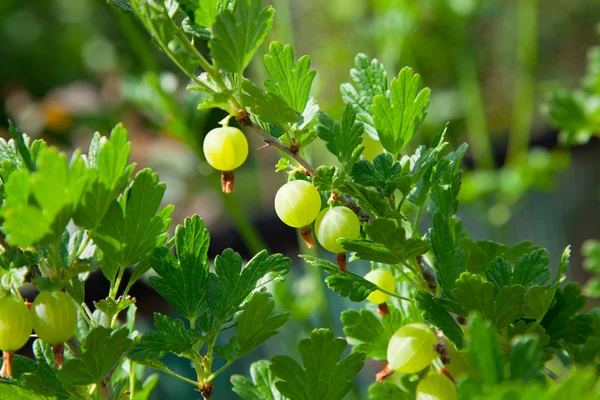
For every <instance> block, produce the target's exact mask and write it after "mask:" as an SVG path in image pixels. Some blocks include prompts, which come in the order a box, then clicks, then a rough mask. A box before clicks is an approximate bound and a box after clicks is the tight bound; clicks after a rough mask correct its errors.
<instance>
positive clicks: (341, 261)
mask: <svg viewBox="0 0 600 400" xmlns="http://www.w3.org/2000/svg"><path fill="white" fill-rule="evenodd" d="M335 261H337V265H338V267H340V271H342V272H346V271H348V269H347V268H346V253H338V254H336V255H335Z"/></svg>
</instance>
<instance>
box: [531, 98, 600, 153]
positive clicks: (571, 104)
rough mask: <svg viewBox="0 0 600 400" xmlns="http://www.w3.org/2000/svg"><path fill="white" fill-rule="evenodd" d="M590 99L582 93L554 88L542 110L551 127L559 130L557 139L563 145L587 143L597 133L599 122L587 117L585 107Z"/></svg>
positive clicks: (591, 116)
mask: <svg viewBox="0 0 600 400" xmlns="http://www.w3.org/2000/svg"><path fill="white" fill-rule="evenodd" d="M588 102H590V97H589V95H588V94H587V93H584V92H575V93H570V92H569V91H567V90H565V89H562V88H554V89H553V90H551V92H550V96H549V99H548V101H547V103H546V104H545V106H544V108H543V110H544V113H545V114H546V116H547V117H548V119H549V120H550V122H551V123H552V125H554V126H555V127H557V128H559V129H560V135H559V139H560V141H561V142H562V143H565V144H571V145H574V144H584V143H587V142H588V141H589V140H590V138H591V137H592V136H593V135H594V133H596V132H598V126H599V125H600V122H599V121H598V119H597V118H594V117H593V115H588V112H587V111H586V105H587V103H588Z"/></svg>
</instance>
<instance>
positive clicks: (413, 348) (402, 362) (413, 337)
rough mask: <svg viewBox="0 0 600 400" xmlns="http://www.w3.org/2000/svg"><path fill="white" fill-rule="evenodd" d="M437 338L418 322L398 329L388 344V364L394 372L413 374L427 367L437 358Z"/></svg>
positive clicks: (429, 329)
mask: <svg viewBox="0 0 600 400" xmlns="http://www.w3.org/2000/svg"><path fill="white" fill-rule="evenodd" d="M436 343H437V337H436V336H435V334H434V333H433V332H432V331H431V328H429V327H428V326H427V325H425V324H423V323H421V322H417V323H412V324H408V325H404V326H403V327H401V328H400V329H398V330H397V331H396V332H395V333H394V335H393V336H392V338H391V339H390V342H389V344H388V351H387V356H388V363H389V365H390V368H391V369H392V370H393V371H397V372H402V373H405V374H411V373H414V372H418V371H420V370H422V369H423V368H425V367H427V366H428V365H429V364H431V362H432V361H433V359H434V358H435V355H436V352H435V350H434V346H435V344H436Z"/></svg>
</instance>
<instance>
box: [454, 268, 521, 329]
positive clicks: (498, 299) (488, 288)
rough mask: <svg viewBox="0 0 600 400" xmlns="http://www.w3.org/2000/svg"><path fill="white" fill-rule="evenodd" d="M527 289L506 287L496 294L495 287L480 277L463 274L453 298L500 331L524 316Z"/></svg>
mask: <svg viewBox="0 0 600 400" xmlns="http://www.w3.org/2000/svg"><path fill="white" fill-rule="evenodd" d="M524 294H525V288H524V287H523V286H521V285H511V286H504V287H502V289H500V291H499V292H498V293H497V294H495V292H494V285H492V284H491V283H490V282H485V281H484V280H483V279H482V278H481V277H480V276H477V275H473V274H471V273H469V272H463V273H462V274H461V275H460V278H459V279H458V280H457V281H456V288H455V289H454V290H452V296H453V297H454V298H455V299H456V301H457V302H458V303H459V304H460V305H461V306H462V307H463V308H464V309H465V310H467V311H477V312H479V313H480V314H481V315H482V316H483V317H485V318H486V319H487V320H490V321H492V322H493V323H494V325H495V326H496V327H497V328H498V329H503V328H505V327H507V326H508V325H509V324H510V323H512V322H513V321H514V320H515V319H517V318H519V317H520V316H521V314H522V311H521V306H522V305H523V296H524Z"/></svg>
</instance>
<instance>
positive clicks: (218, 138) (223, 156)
mask: <svg viewBox="0 0 600 400" xmlns="http://www.w3.org/2000/svg"><path fill="white" fill-rule="evenodd" d="M202 147H203V150H204V156H205V157H206V161H207V162H208V163H209V164H210V165H211V166H212V167H213V168H214V169H216V170H219V171H222V174H221V184H222V188H223V191H224V192H225V193H231V192H232V191H233V184H234V175H233V170H234V169H236V168H238V167H240V166H241V165H242V164H243V163H244V161H246V158H247V157H248V140H247V139H246V136H244V134H243V133H242V131H240V130H239V129H237V128H234V127H231V126H223V127H221V128H215V129H213V130H211V131H210V132H208V134H207V135H206V137H205V138H204V144H203V146H202Z"/></svg>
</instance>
